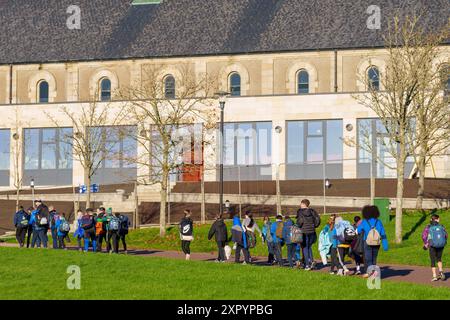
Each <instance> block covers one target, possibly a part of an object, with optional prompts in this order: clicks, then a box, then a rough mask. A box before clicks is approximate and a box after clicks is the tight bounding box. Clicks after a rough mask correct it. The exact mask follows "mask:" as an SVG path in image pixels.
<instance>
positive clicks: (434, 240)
mask: <svg viewBox="0 0 450 320" xmlns="http://www.w3.org/2000/svg"><path fill="white" fill-rule="evenodd" d="M446 234H447V233H446V232H445V228H444V226H442V225H440V224H436V225H433V226H430V229H429V231H428V239H429V240H430V245H431V246H432V247H433V248H438V249H439V248H443V247H445V245H446V244H447V238H446Z"/></svg>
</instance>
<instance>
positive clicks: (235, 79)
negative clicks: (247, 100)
mask: <svg viewBox="0 0 450 320" xmlns="http://www.w3.org/2000/svg"><path fill="white" fill-rule="evenodd" d="M230 93H231V95H232V96H235V97H238V96H240V95H241V76H240V75H239V73H237V72H233V73H232V74H231V75H230Z"/></svg>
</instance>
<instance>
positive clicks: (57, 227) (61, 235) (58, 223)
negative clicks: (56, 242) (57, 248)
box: [55, 216, 67, 237]
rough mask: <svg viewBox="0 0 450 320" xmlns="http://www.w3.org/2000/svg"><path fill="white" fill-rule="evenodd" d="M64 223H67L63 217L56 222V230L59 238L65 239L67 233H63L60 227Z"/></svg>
mask: <svg viewBox="0 0 450 320" xmlns="http://www.w3.org/2000/svg"><path fill="white" fill-rule="evenodd" d="M63 221H66V219H64V218H63V217H62V216H61V217H60V218H59V219H57V220H56V223H55V229H56V230H58V237H65V236H66V235H67V232H61V231H60V230H59V227H60V226H61V224H62V223H63Z"/></svg>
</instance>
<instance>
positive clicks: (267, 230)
mask: <svg viewBox="0 0 450 320" xmlns="http://www.w3.org/2000/svg"><path fill="white" fill-rule="evenodd" d="M271 226H272V223H271V222H268V223H267V224H266V225H265V226H264V227H265V228H266V234H265V235H264V236H265V237H266V241H267V242H272V241H273V238H272V234H271V233H270V228H271Z"/></svg>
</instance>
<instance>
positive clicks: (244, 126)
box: [224, 122, 272, 165]
mask: <svg viewBox="0 0 450 320" xmlns="http://www.w3.org/2000/svg"><path fill="white" fill-rule="evenodd" d="M224 129H225V134H224V135H225V141H224V146H225V148H224V159H225V164H227V165H267V164H271V162H272V123H271V122H242V123H227V124H226V125H225V127H224Z"/></svg>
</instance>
